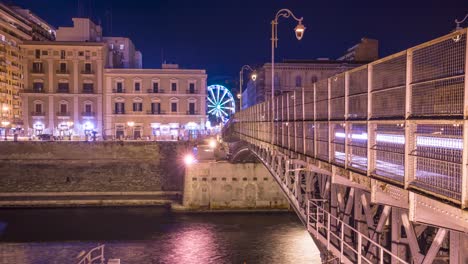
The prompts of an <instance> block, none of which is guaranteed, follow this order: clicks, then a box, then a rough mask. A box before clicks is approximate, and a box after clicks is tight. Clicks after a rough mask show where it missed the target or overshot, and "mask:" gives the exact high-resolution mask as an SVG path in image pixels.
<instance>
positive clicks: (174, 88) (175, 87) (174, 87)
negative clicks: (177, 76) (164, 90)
mask: <svg viewBox="0 0 468 264" xmlns="http://www.w3.org/2000/svg"><path fill="white" fill-rule="evenodd" d="M171 91H173V92H176V91H177V83H175V82H173V83H171Z"/></svg>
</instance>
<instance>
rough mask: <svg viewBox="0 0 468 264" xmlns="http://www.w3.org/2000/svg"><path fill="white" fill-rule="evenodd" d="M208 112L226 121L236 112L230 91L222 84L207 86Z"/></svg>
mask: <svg viewBox="0 0 468 264" xmlns="http://www.w3.org/2000/svg"><path fill="white" fill-rule="evenodd" d="M207 99H208V114H209V115H211V116H214V117H216V118H220V119H221V120H222V121H223V122H226V121H227V120H228V119H229V117H230V116H231V115H232V114H234V113H235V112H236V102H235V101H234V97H233V96H232V93H231V92H230V91H229V90H228V89H227V88H226V87H224V86H222V85H210V86H208V95H207Z"/></svg>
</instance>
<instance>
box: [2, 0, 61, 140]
mask: <svg viewBox="0 0 468 264" xmlns="http://www.w3.org/2000/svg"><path fill="white" fill-rule="evenodd" d="M54 37H55V31H54V29H53V27H51V26H50V25H48V24H47V23H46V22H44V21H43V20H42V19H40V18H39V17H37V16H36V15H34V14H33V13H32V12H29V11H27V10H24V9H20V8H13V7H9V6H7V5H5V4H3V3H0V121H1V123H0V124H1V128H2V130H3V131H6V130H7V129H9V128H14V129H15V128H17V127H18V128H19V127H20V126H21V125H22V124H23V122H22V102H21V97H20V93H21V91H22V89H23V88H24V81H23V75H24V65H23V55H22V52H21V50H20V44H21V43H22V42H23V41H29V40H33V39H35V40H53V39H54Z"/></svg>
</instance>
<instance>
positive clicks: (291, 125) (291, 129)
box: [285, 122, 296, 150]
mask: <svg viewBox="0 0 468 264" xmlns="http://www.w3.org/2000/svg"><path fill="white" fill-rule="evenodd" d="M286 127H287V129H288V137H289V141H288V144H287V145H286V146H285V147H287V148H288V149H291V150H294V149H295V147H296V146H295V142H296V137H295V136H296V124H295V122H288V123H286Z"/></svg>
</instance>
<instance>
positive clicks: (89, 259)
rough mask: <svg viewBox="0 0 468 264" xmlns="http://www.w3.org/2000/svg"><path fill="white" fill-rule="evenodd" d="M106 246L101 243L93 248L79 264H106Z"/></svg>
mask: <svg viewBox="0 0 468 264" xmlns="http://www.w3.org/2000/svg"><path fill="white" fill-rule="evenodd" d="M104 246H105V245H100V246H97V247H95V248H93V249H91V250H90V251H89V252H88V253H87V254H86V255H84V256H83V257H82V258H81V260H80V262H78V263H77V264H94V263H99V264H104Z"/></svg>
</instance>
